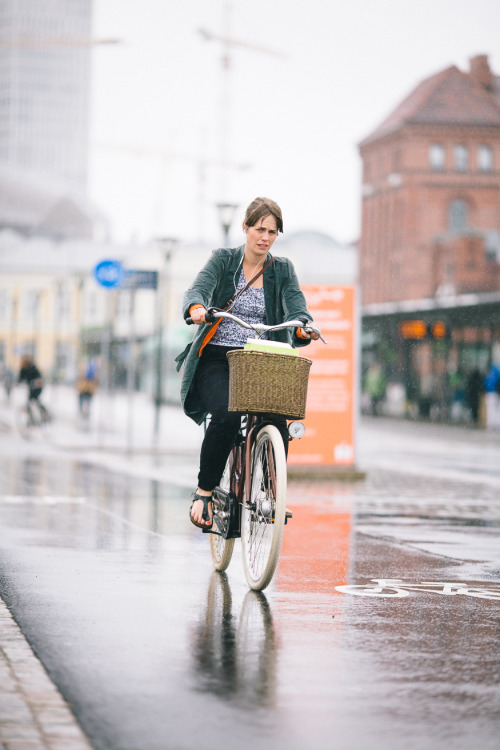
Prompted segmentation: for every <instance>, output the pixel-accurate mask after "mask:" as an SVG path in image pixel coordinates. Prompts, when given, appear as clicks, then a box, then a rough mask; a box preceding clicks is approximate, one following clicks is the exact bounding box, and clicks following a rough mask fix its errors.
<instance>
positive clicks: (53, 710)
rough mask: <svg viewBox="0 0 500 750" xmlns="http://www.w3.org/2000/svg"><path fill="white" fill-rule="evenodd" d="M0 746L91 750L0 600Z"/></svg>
mask: <svg viewBox="0 0 500 750" xmlns="http://www.w3.org/2000/svg"><path fill="white" fill-rule="evenodd" d="M0 674H1V677H2V679H1V680H0V746H2V747H5V748H17V747H19V748H21V747H33V748H34V747H40V748H43V750H63V749H64V750H92V746H91V745H90V743H89V741H88V740H87V738H86V737H85V735H84V734H83V732H82V730H81V728H80V726H79V725H78V723H77V721H76V719H75V717H74V716H73V714H72V713H71V710H70V708H69V706H68V704H67V703H66V701H65V700H64V698H63V697H62V695H61V694H60V693H59V691H58V690H57V688H56V686H55V685H54V683H53V682H52V680H51V679H50V677H49V676H48V674H47V672H46V671H45V669H44V667H43V665H42V663H41V662H40V661H39V659H38V658H37V657H36V656H35V654H34V653H33V650H32V649H31V646H30V645H29V643H28V642H27V640H26V639H25V637H24V636H23V634H22V632H21V630H20V629H19V627H18V625H17V624H16V622H15V620H14V618H13V617H12V615H11V613H10V611H9V609H8V608H7V605H6V604H5V602H4V601H3V600H2V599H1V598H0Z"/></svg>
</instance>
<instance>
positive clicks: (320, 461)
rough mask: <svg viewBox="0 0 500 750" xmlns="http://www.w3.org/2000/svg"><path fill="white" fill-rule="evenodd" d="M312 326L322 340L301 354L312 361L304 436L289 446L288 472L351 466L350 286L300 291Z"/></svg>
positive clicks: (353, 308) (353, 366)
mask: <svg viewBox="0 0 500 750" xmlns="http://www.w3.org/2000/svg"><path fill="white" fill-rule="evenodd" d="M303 292H304V294H305V296H306V299H307V306H308V308H309V311H310V313H311V315H312V316H313V318H314V322H315V323H316V324H317V325H318V327H319V328H320V330H321V333H322V335H323V337H324V338H325V339H326V341H327V344H326V345H325V344H324V343H323V342H322V341H321V340H320V341H313V342H312V343H311V344H310V345H309V346H308V347H307V348H306V349H302V350H301V353H303V354H304V355H305V356H307V357H309V358H310V359H312V360H313V364H312V366H311V370H310V374H309V385H308V390H307V407H306V418H305V420H304V424H305V427H306V432H305V435H304V437H303V438H301V439H300V440H294V441H293V442H292V443H291V445H290V454H289V457H288V463H289V465H291V466H308V465H309V466H324V467H328V466H330V467H335V466H339V467H340V466H343V467H353V466H354V465H355V461H356V455H355V453H356V436H355V428H356V396H357V394H356V346H357V341H356V335H357V328H358V327H357V322H356V315H357V305H356V287H355V286H320V285H318V286H305V287H303Z"/></svg>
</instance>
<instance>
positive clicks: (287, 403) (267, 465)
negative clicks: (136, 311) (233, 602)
mask: <svg viewBox="0 0 500 750" xmlns="http://www.w3.org/2000/svg"><path fill="white" fill-rule="evenodd" d="M218 318H229V319H230V320H232V321H234V322H236V323H238V324H239V325H241V326H243V327H244V328H248V329H250V330H252V331H253V332H254V333H255V334H256V336H257V339H254V340H253V341H257V342H260V343H264V342H263V340H262V339H261V338H260V337H261V336H262V334H264V333H267V332H268V331H276V330H280V329H283V328H294V329H295V328H298V327H303V328H305V330H306V331H307V332H313V331H314V332H317V333H318V334H319V336H320V338H321V339H322V341H325V340H324V338H323V337H322V336H321V333H320V331H319V329H318V328H316V327H315V326H313V325H311V324H309V325H307V326H304V321H301V320H288V321H285V322H283V323H280V324H279V325H276V326H268V325H264V324H254V325H251V324H249V323H246V322H245V321H243V320H241V318H238V317H237V316H236V315H232V314H231V313H227V312H223V311H221V310H217V309H216V308H210V309H209V310H208V312H207V315H206V320H207V322H208V323H211V322H215V321H216V320H217V319H218ZM187 322H188V323H189V322H190V321H189V319H188V320H187ZM325 343H326V342H325ZM265 344H267V345H270V347H269V348H272V346H273V342H268V341H265ZM278 351H279V349H277V350H276V352H278ZM227 357H228V360H229V368H230V389H229V390H230V393H229V410H230V411H236V412H241V413H242V415H243V418H242V424H241V427H240V430H239V432H238V434H237V436H236V439H235V442H234V445H233V447H232V449H231V453H230V454H229V458H228V460H227V464H226V468H225V471H224V474H223V477H222V480H221V482H220V485H219V486H218V487H216V488H215V489H214V491H213V498H212V512H213V523H212V527H211V528H210V529H203V533H206V534H210V535H211V536H210V550H211V555H212V562H213V564H214V567H215V569H216V570H219V571H223V570H226V569H227V567H228V565H229V563H230V562H231V558H232V554H233V549H234V540H235V539H238V538H240V537H241V539H242V545H243V566H244V571H245V577H246V580H247V582H248V585H249V586H250V588H252V589H254V590H256V591H261V590H262V589H264V588H266V586H268V585H269V583H270V582H271V580H272V577H273V575H274V572H275V570H276V566H277V564H278V560H279V556H280V552H281V545H282V541H283V530H284V526H285V524H286V523H287V521H288V520H289V519H290V518H291V517H292V514H291V513H290V512H289V511H287V509H286V492H287V470H286V454H285V447H284V444H283V437H282V435H281V433H280V431H279V430H278V428H277V427H276V426H275V425H274V424H272V415H276V414H279V415H282V416H285V417H287V418H288V419H291V420H292V421H291V422H290V424H289V425H288V433H289V440H292V439H293V438H300V437H302V435H303V434H304V432H305V428H304V425H303V423H302V422H300V421H298V420H299V419H300V418H303V417H304V416H305V400H306V395H307V377H308V373H309V367H310V365H311V360H310V359H307V358H306V357H302V356H295V354H294V352H293V351H290V352H289V353H286V354H282V353H281V354H279V353H275V352H266V351H258V350H257V349H256V350H252V349H249V350H245V349H238V350H234V351H231V352H229V353H228V355H227ZM262 367H264V369H263V370H262V369H261V368H262ZM257 372H258V375H257ZM243 384H248V385H249V390H247V391H245V390H244V385H243Z"/></svg>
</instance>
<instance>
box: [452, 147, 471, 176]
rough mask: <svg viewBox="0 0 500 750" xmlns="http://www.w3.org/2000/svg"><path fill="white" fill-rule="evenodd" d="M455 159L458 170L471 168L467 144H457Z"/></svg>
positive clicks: (465, 170) (454, 153)
mask: <svg viewBox="0 0 500 750" xmlns="http://www.w3.org/2000/svg"><path fill="white" fill-rule="evenodd" d="M453 161H454V165H455V169H456V170H457V172H467V170H468V168H469V150H468V148H467V146H455V148H454V149H453Z"/></svg>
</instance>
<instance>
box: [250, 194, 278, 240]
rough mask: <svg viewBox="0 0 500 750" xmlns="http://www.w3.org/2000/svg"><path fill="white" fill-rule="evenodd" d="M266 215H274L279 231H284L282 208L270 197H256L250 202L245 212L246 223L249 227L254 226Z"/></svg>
mask: <svg viewBox="0 0 500 750" xmlns="http://www.w3.org/2000/svg"><path fill="white" fill-rule="evenodd" d="M266 216H274V218H275V219H276V226H277V228H278V232H283V216H282V215H281V208H280V207H279V206H278V204H277V203H275V202H274V201H272V200H271V199H270V198H255V200H253V201H252V202H251V203H250V205H249V206H248V208H247V210H246V212H245V224H246V225H247V227H254V226H255V225H256V224H257V222H258V221H259V219H263V218H265V217H266Z"/></svg>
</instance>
